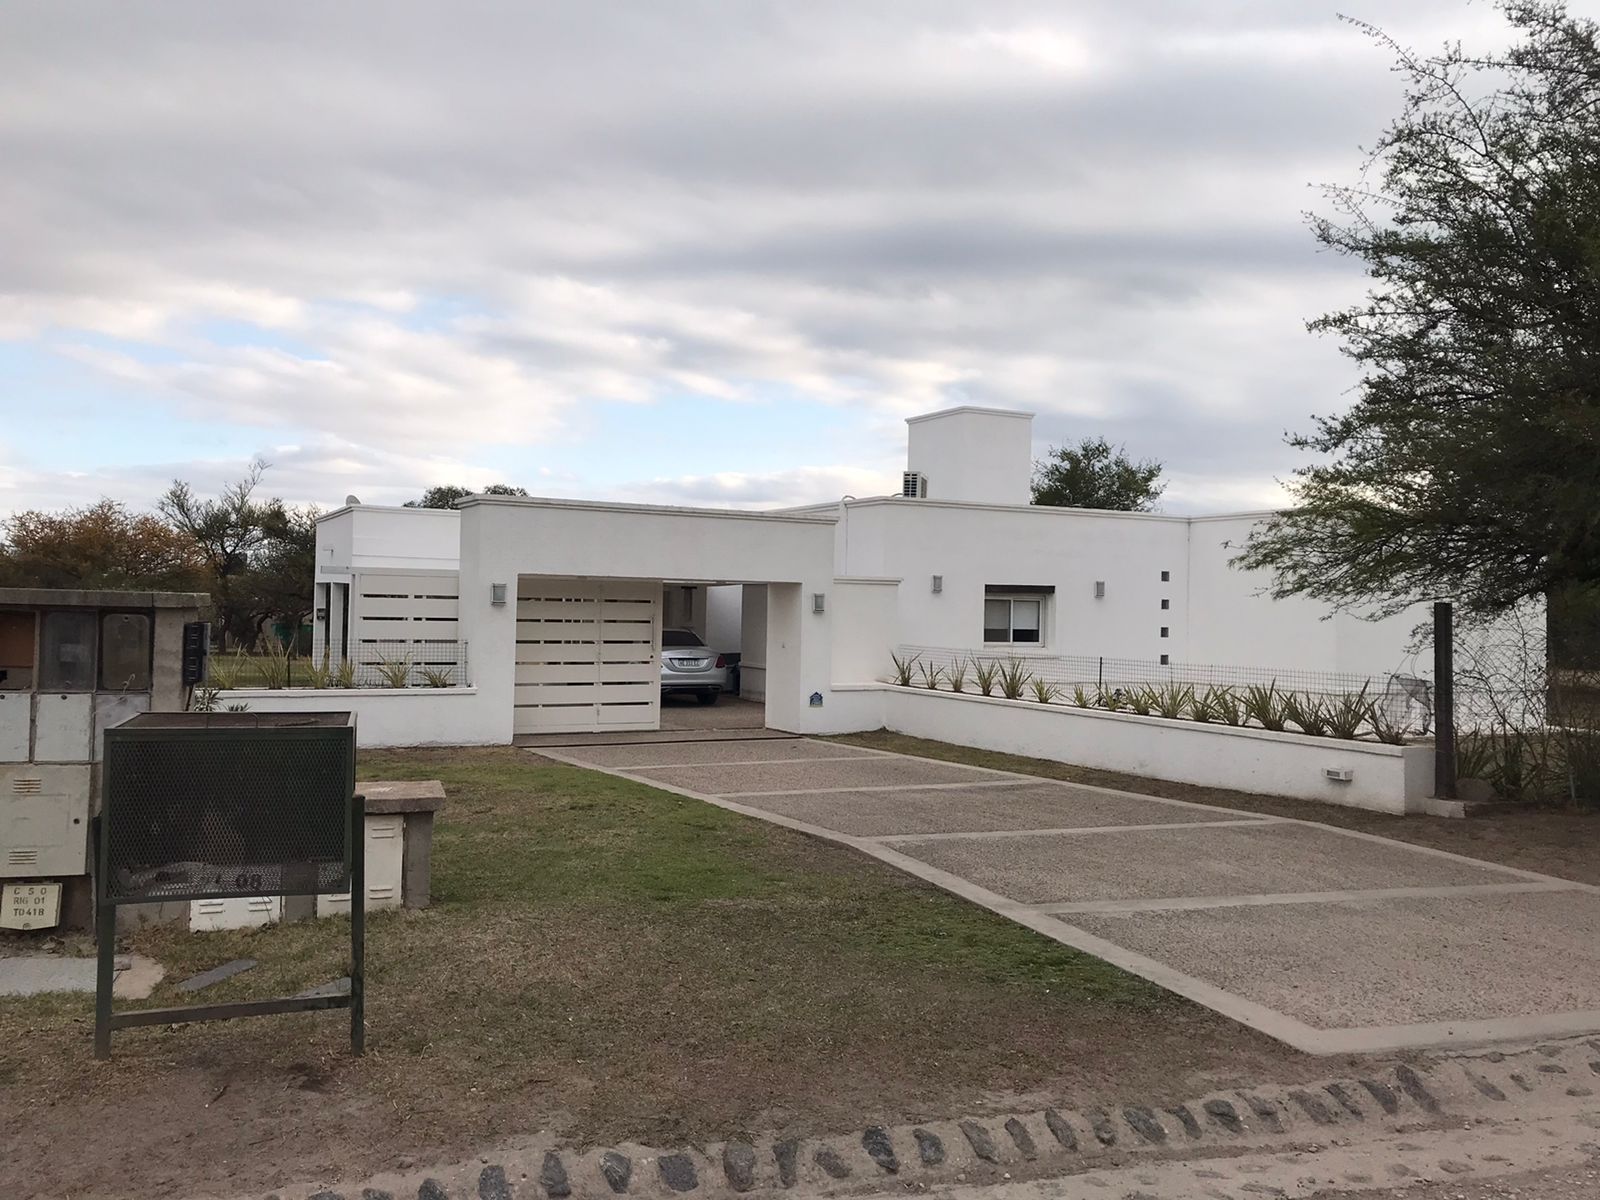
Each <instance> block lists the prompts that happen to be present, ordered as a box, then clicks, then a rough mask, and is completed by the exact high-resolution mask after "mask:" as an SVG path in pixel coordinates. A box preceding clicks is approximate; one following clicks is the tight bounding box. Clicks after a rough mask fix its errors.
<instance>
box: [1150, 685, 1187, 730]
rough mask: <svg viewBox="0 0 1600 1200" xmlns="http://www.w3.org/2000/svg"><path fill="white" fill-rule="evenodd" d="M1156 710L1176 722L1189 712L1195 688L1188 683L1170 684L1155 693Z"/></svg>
mask: <svg viewBox="0 0 1600 1200" xmlns="http://www.w3.org/2000/svg"><path fill="white" fill-rule="evenodd" d="M1154 699H1155V705H1154V706H1155V710H1156V712H1157V713H1158V714H1159V715H1161V716H1163V717H1166V718H1167V719H1168V720H1169V721H1176V720H1178V719H1179V718H1181V717H1182V716H1183V714H1184V713H1186V712H1188V711H1189V705H1190V703H1191V702H1192V701H1193V700H1194V688H1192V687H1191V686H1190V685H1189V684H1187V683H1169V684H1167V685H1166V686H1165V687H1162V688H1160V689H1159V690H1156V691H1155V698H1154Z"/></svg>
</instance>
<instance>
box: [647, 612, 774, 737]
mask: <svg viewBox="0 0 1600 1200" xmlns="http://www.w3.org/2000/svg"><path fill="white" fill-rule="evenodd" d="M766 590H767V589H766V586H765V585H764V584H706V583H688V582H679V581H668V582H665V583H663V584H662V588H661V612H662V618H661V621H662V632H661V728H662V729H664V730H685V731H687V730H721V729H730V730H731V729H762V728H764V727H765V725H766V701H765V682H766V643H765V639H766V620H765V615H766ZM747 626H748V627H749V629H750V632H751V633H752V634H754V635H755V637H756V638H757V639H759V642H758V643H757V642H753V641H752V640H751V639H750V638H747V637H746V627H747ZM746 647H750V648H749V649H747V648H746ZM679 664H682V669H679ZM702 677H703V678H705V679H707V680H709V681H710V682H711V684H713V685H714V686H715V691H712V690H711V689H710V686H697V684H699V683H700V682H701V678H702Z"/></svg>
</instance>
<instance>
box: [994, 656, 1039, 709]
mask: <svg viewBox="0 0 1600 1200" xmlns="http://www.w3.org/2000/svg"><path fill="white" fill-rule="evenodd" d="M1032 678H1033V676H1032V674H1030V673H1029V671H1028V666H1027V664H1026V663H1024V662H1023V661H1022V660H1021V659H1020V658H1008V659H1006V661H1005V662H1004V663H1002V664H1001V666H1000V694H1001V695H1002V696H1004V697H1005V698H1006V699H1007V700H1021V699H1022V692H1023V689H1024V688H1026V687H1027V686H1028V681H1029V680H1030V679H1032Z"/></svg>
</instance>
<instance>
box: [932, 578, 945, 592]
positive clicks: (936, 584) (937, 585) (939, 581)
mask: <svg viewBox="0 0 1600 1200" xmlns="http://www.w3.org/2000/svg"><path fill="white" fill-rule="evenodd" d="M942 591H944V576H943V575H935V576H934V577H933V594H934V595H935V596H937V595H938V594H939V593H940V592H942Z"/></svg>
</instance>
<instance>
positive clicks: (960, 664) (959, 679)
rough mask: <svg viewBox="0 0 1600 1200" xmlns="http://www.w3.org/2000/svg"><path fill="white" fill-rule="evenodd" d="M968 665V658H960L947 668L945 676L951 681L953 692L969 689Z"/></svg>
mask: <svg viewBox="0 0 1600 1200" xmlns="http://www.w3.org/2000/svg"><path fill="white" fill-rule="evenodd" d="M968 665H969V664H968V662H967V660H966V659H964V658H958V659H956V660H955V662H953V663H951V664H950V665H949V667H947V668H946V669H945V673H944V677H945V678H946V679H948V680H949V681H950V690H951V691H952V692H964V691H966V690H967V667H968Z"/></svg>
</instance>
